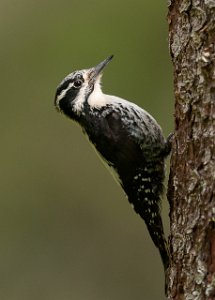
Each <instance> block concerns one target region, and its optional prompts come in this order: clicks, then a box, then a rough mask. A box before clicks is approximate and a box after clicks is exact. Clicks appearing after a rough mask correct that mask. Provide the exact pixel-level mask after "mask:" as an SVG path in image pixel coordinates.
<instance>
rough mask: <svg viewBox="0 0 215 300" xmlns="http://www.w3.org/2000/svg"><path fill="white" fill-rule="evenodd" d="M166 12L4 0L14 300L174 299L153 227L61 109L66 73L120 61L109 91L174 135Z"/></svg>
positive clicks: (153, 7)
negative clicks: (58, 97)
mask: <svg viewBox="0 0 215 300" xmlns="http://www.w3.org/2000/svg"><path fill="white" fill-rule="evenodd" d="M166 6H167V5H166V2H162V1H149V0H146V1H141V0H132V1H131V0H126V1H125V0H119V1H113V0H108V1H107V0H103V1H100V0H88V1H78V0H71V1H66V0H63V1H56V0H52V1H47V0H43V1H41V0H38V1H32V0H28V1H27V0H20V1H16V0H11V1H6V0H1V3H0V24H1V26H0V35H1V49H0V54H1V59H0V67H1V74H0V77H1V78H0V79H1V112H0V114H1V124H2V125H1V127H0V131H1V171H0V185H1V201H0V206H1V207H0V265H1V271H0V298H1V299H2V300H28V299H31V300H34V299H35V300H36V299H40V300H47V299H51V300H59V299H63V300H69V299H76V300H79V299H80V300H83V299H87V300H91V299H92V300H97V299H99V300H101V299H111V300H119V299H123V300H129V299H141V300H143V299H146V300H151V299H152V300H154V299H161V300H162V299H164V296H163V286H164V276H163V271H162V266H161V261H160V257H159V254H158V251H157V250H156V249H155V248H154V246H153V245H152V242H151V240H150V238H149V236H148V233H147V231H146V229H145V225H144V223H143V221H142V220H141V219H140V218H139V217H137V216H136V215H135V214H134V212H133V211H132V209H130V206H129V205H128V202H127V200H126V199H125V197H124V194H123V192H122V190H121V188H120V187H119V186H117V185H116V184H115V182H114V181H113V179H112V177H111V176H110V174H109V173H108V172H107V171H106V169H105V168H104V167H103V165H102V164H101V162H100V161H99V160H98V158H97V156H96V155H95V153H94V151H93V150H92V148H91V147H90V146H89V144H88V142H87V141H86V139H85V138H84V137H83V135H82V133H81V130H80V129H79V128H78V127H77V126H75V125H74V124H73V123H72V122H70V121H69V120H68V119H66V118H64V117H63V116H62V115H60V114H58V113H57V112H56V111H55V109H54V107H53V100H54V94H55V89H56V86H57V85H58V84H59V82H60V81H61V79H62V78H63V77H64V76H65V75H67V74H68V73H70V72H72V71H74V70H75V69H82V68H87V67H91V66H93V65H95V64H97V63H98V62H100V61H101V60H103V59H104V58H106V57H107V56H108V55H110V54H112V53H113V54H115V58H114V60H113V61H112V63H111V64H110V65H109V66H108V68H107V69H106V71H105V74H104V77H103V85H104V90H105V92H107V93H110V94H114V95H118V96H121V97H124V98H126V99H129V100H132V101H134V102H136V103H138V104H139V105H141V106H142V107H144V108H145V109H146V110H148V111H149V112H150V113H151V114H152V115H153V116H154V117H155V118H156V119H157V120H158V122H159V123H160V124H161V126H162V127H163V129H164V133H165V135H167V134H168V133H169V132H170V131H171V130H172V123H173V120H172V111H173V95H172V79H171V63H170V56H169V52H168V41H167V39H168V33H167V22H166V13H167V11H166V9H167V8H166ZM164 202H166V200H165V201H164ZM163 206H164V207H165V209H164V215H165V218H166V224H167V227H168V221H167V210H168V206H167V204H166V203H165V204H164V205H163Z"/></svg>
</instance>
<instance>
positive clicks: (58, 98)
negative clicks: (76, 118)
mask: <svg viewBox="0 0 215 300" xmlns="http://www.w3.org/2000/svg"><path fill="white" fill-rule="evenodd" d="M72 86H73V82H71V83H70V84H69V85H68V86H67V88H66V89H64V90H62V91H61V93H60V95H58V96H57V100H56V104H57V105H59V102H60V100H61V99H63V98H64V96H65V95H66V93H67V91H68V90H69V89H70V88H71V87H72Z"/></svg>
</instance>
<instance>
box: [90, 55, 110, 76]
mask: <svg viewBox="0 0 215 300" xmlns="http://www.w3.org/2000/svg"><path fill="white" fill-rule="evenodd" d="M112 58H113V55H111V56H109V57H108V58H106V59H105V60H103V61H102V62H100V63H99V64H98V65H97V66H95V67H93V68H91V69H90V75H89V77H90V80H93V81H95V80H96V78H97V77H98V76H99V75H100V74H101V72H102V70H103V69H104V68H105V67H106V66H107V64H109V62H110V61H111V60H112Z"/></svg>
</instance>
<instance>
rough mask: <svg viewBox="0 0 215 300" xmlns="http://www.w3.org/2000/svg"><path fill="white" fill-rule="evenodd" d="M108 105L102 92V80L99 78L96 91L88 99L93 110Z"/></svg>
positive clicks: (95, 86)
mask: <svg viewBox="0 0 215 300" xmlns="http://www.w3.org/2000/svg"><path fill="white" fill-rule="evenodd" d="M106 103H107V100H106V95H105V94H103V92H102V89H101V85H100V78H98V79H97V81H96V83H95V85H94V90H93V92H92V93H91V94H90V96H89V98H88V104H89V106H90V107H91V108H100V107H102V106H105V105H106Z"/></svg>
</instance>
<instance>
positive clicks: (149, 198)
mask: <svg viewBox="0 0 215 300" xmlns="http://www.w3.org/2000/svg"><path fill="white" fill-rule="evenodd" d="M112 58H113V55H111V56H109V57H108V58H107V59H105V60H104V61H102V62H101V63H99V64H98V65H97V66H95V67H93V68H90V69H84V70H81V71H75V72H73V73H71V74H69V75H68V76H66V77H65V78H64V79H63V81H62V82H61V83H60V84H59V86H58V87H57V91H56V95H55V107H56V108H57V110H58V111H59V112H62V113H64V114H65V115H66V116H67V117H69V118H70V119H72V120H73V121H75V122H77V123H78V124H79V125H80V126H81V128H82V130H83V132H84V133H85V134H86V135H87V136H88V138H89V141H90V142H91V143H92V144H93V146H94V147H95V149H96V150H97V151H98V153H99V154H100V155H101V157H102V158H103V160H104V161H105V163H106V164H107V165H108V166H109V167H110V168H111V169H112V170H114V173H115V174H116V175H117V180H118V182H119V184H120V185H121V186H122V188H123V190H124V192H125V194H126V195H127V198H128V201H129V202H130V203H131V204H132V206H133V208H134V210H135V212H136V213H137V214H139V215H140V217H141V218H142V219H143V220H144V221H145V224H146V226H147V228H148V231H149V234H150V236H151V238H152V240H153V242H154V244H155V246H156V247H157V248H158V249H159V252H160V255H161V259H162V262H163V265H164V269H165V270H166V269H167V268H168V265H169V255H168V247H167V243H166V240H165V236H164V231H163V224H162V219H161V213H160V202H161V196H162V192H163V181H164V177H165V158H166V157H167V155H168V154H169V152H170V142H169V139H167V140H165V138H164V136H163V134H162V130H161V127H160V126H159V125H158V123H157V122H156V121H155V119H154V118H153V117H152V116H151V115H150V114H149V113H148V112H146V111H145V110H144V109H142V108H140V107H139V106H137V105H136V104H134V103H132V102H129V101H127V100H124V99H121V98H119V97H116V96H110V95H106V94H104V93H103V92H102V89H101V76H102V71H103V69H104V68H105V66H106V65H107V64H108V63H109V62H110V61H111V60H112Z"/></svg>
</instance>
